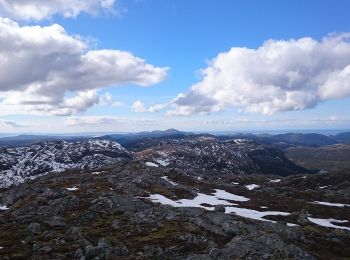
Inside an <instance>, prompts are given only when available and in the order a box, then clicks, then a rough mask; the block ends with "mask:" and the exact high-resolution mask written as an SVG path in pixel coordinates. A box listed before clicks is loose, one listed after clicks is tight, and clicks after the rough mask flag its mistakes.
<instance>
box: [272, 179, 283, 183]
mask: <svg viewBox="0 0 350 260" xmlns="http://www.w3.org/2000/svg"><path fill="white" fill-rule="evenodd" d="M280 181H281V179H274V180H270V182H272V183H278V182H280Z"/></svg>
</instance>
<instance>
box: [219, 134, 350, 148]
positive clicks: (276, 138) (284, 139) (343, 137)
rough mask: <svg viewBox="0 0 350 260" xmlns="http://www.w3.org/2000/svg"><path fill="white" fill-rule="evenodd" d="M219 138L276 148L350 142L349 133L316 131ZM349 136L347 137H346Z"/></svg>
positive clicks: (237, 135) (238, 135)
mask: <svg viewBox="0 0 350 260" xmlns="http://www.w3.org/2000/svg"><path fill="white" fill-rule="evenodd" d="M220 138H221V139H223V140H225V139H230V138H244V139H249V140H254V141H255V142H257V143H260V144H265V145H270V146H273V147H275V148H278V149H286V148H289V147H298V146H301V147H320V146H325V145H333V144H337V143H347V142H350V133H342V134H339V135H335V136H327V135H322V134H316V133H285V134H277V135H254V134H249V133H248V134H235V135H228V136H227V135H226V136H220ZM347 138H349V139H347Z"/></svg>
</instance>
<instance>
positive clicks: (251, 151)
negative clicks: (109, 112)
mask: <svg viewBox="0 0 350 260" xmlns="http://www.w3.org/2000/svg"><path fill="white" fill-rule="evenodd" d="M140 146H142V147H140V148H139V149H136V151H135V157H136V158H139V159H143V160H149V161H151V162H153V163H156V164H159V165H162V166H167V167H170V168H174V169H181V170H183V171H185V172H187V173H189V174H196V173H200V174H205V173H207V174H212V173H216V174H217V173H224V174H253V173H262V174H277V175H281V176H287V175H290V174H298V173H307V172H308V170H306V169H305V168H302V167H299V166H297V165H295V164H294V163H292V162H291V161H289V160H288V159H287V158H286V157H285V156H284V154H283V153H282V152H281V151H279V150H277V149H275V148H271V147H266V146H264V145H260V144H257V143H255V142H253V141H248V140H245V139H230V140H223V141H222V140H220V139H219V138H216V137H214V136H209V135H208V136H206V135H204V136H190V137H185V138H166V139H151V140H150V139H144V140H143V141H141V142H140Z"/></svg>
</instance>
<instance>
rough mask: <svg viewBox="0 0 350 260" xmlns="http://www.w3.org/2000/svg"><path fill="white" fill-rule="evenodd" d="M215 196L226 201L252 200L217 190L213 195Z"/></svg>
mask: <svg viewBox="0 0 350 260" xmlns="http://www.w3.org/2000/svg"><path fill="white" fill-rule="evenodd" d="M213 194H214V196H215V197H217V198H219V199H224V200H233V201H248V200H250V199H248V198H246V197H243V196H239V195H235V194H232V193H229V192H226V191H224V190H215V193H213Z"/></svg>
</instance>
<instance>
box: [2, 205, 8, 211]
mask: <svg viewBox="0 0 350 260" xmlns="http://www.w3.org/2000/svg"><path fill="white" fill-rule="evenodd" d="M8 209H10V208H8V207H7V206H5V205H4V206H1V205H0V210H8Z"/></svg>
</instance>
